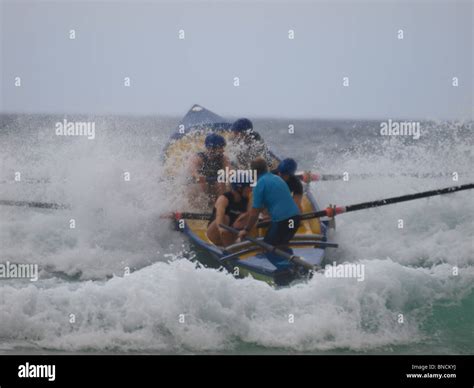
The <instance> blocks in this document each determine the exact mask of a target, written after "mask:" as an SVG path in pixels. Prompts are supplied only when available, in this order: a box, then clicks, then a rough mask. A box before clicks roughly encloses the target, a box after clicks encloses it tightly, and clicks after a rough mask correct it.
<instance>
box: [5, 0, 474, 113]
mask: <svg viewBox="0 0 474 388" xmlns="http://www.w3.org/2000/svg"><path fill="white" fill-rule="evenodd" d="M1 26H2V31H1V33H2V60H1V65H2V111H5V112H44V113H91V114H96V113H98V114H101V113H117V114H153V115H159V114H164V115H174V114H177V115H182V114H184V113H185V112H186V110H187V109H188V108H189V107H190V106H191V105H192V104H194V103H199V104H201V105H203V106H206V107H208V108H209V109H211V110H214V111H215V112H217V113H220V114H223V115H233V116H239V115H246V116H250V117H256V116H266V117H339V118H386V117H413V118H460V119H465V118H469V117H472V109H473V79H474V75H473V29H472V28H473V5H472V2H466V1H463V2H458V1H453V0H450V1H437V2H427V1H422V2H385V1H384V2H379V3H375V2H370V3H369V2H362V1H357V2H347V3H346V2H309V1H306V2H258V3H257V2H256V3H249V2H222V1H221V2H202V1H194V2H192V3H184V2H174V3H165V2H112V1H108V2H92V1H87V2H84V1H82V2H70V1H62V2H55V3H52V2H44V1H43V2H25V1H21V2H18V1H3V5H2V22H1ZM70 29H75V30H76V34H77V36H76V39H75V40H70V39H69V30H70ZM180 29H183V30H184V31H185V34H186V35H185V39H184V40H179V39H178V30H180ZM289 29H293V30H294V31H295V39H294V40H290V39H288V30H289ZM399 29H403V30H404V35H405V36H404V39H403V40H398V39H397V31H398V30H399ZM16 76H20V77H21V80H22V86H21V87H15V86H14V80H15V77H16ZM127 76H129V77H131V87H128V88H127V87H124V86H123V79H124V77H127ZM345 76H348V77H349V82H350V86H349V87H343V86H342V80H343V77H345ZM234 77H239V78H240V86H239V87H234V86H233V79H234ZM453 77H458V78H459V86H458V87H453V86H452V78H453Z"/></svg>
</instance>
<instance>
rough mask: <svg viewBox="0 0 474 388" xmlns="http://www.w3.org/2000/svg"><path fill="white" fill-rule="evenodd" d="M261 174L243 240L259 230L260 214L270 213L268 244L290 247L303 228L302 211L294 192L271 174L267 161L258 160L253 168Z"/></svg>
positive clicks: (258, 175) (240, 233) (254, 190)
mask: <svg viewBox="0 0 474 388" xmlns="http://www.w3.org/2000/svg"><path fill="white" fill-rule="evenodd" d="M250 167H251V169H252V170H256V171H257V185H256V186H255V187H254V189H253V201H252V202H253V203H252V208H251V209H250V212H249V213H250V215H249V220H248V222H247V224H246V226H245V228H244V229H243V230H241V231H240V232H239V237H240V238H244V237H245V236H246V235H247V234H248V233H249V232H250V230H252V228H253V227H254V226H255V224H256V222H257V220H258V216H259V214H260V213H261V212H262V211H263V210H264V209H267V210H268V213H269V214H270V217H271V224H270V227H269V228H268V231H267V233H266V235H265V237H264V241H265V242H267V243H269V244H272V245H286V244H288V242H289V241H290V240H291V239H292V238H293V236H294V235H295V233H296V230H297V229H298V227H299V224H300V211H299V209H298V206H296V203H295V201H294V200H293V198H292V197H291V193H290V189H289V188H288V185H287V184H286V183H285V181H284V180H283V179H281V178H280V177H279V176H278V175H275V174H272V173H270V172H268V167H267V163H266V161H265V159H263V158H261V157H260V158H257V159H255V160H253V161H252V163H251V165H250Z"/></svg>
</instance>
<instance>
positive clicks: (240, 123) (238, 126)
mask: <svg viewBox="0 0 474 388" xmlns="http://www.w3.org/2000/svg"><path fill="white" fill-rule="evenodd" d="M249 129H250V130H252V129H253V124H252V122H251V121H250V120H249V119H245V118H242V119H238V120H237V121H235V122H234V123H233V124H232V126H231V127H230V130H231V131H232V132H245V131H248V130H249Z"/></svg>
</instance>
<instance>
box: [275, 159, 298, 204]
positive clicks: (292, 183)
mask: <svg viewBox="0 0 474 388" xmlns="http://www.w3.org/2000/svg"><path fill="white" fill-rule="evenodd" d="M297 168H298V164H297V163H296V161H295V160H294V159H292V158H287V159H283V160H282V161H281V162H280V164H279V165H278V168H276V169H275V170H273V171H272V173H273V174H276V175H278V176H279V177H280V178H281V179H283V180H284V181H285V182H286V184H287V185H288V188H289V189H290V192H291V194H292V195H293V200H294V201H295V203H296V206H298V209H300V212H301V213H302V212H303V208H302V205H301V201H302V199H303V184H302V183H301V180H300V179H299V178H298V177H297V176H296V175H295V173H296V170H297Z"/></svg>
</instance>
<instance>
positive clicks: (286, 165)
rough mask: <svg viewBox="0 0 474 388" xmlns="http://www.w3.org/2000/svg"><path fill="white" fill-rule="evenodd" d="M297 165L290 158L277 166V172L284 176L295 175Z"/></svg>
mask: <svg viewBox="0 0 474 388" xmlns="http://www.w3.org/2000/svg"><path fill="white" fill-rule="evenodd" d="M297 168H298V164H297V163H296V162H295V160H294V159H292V158H287V159H283V160H282V161H281V162H280V164H279V165H278V172H279V173H280V174H284V175H295V172H296V169H297Z"/></svg>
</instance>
